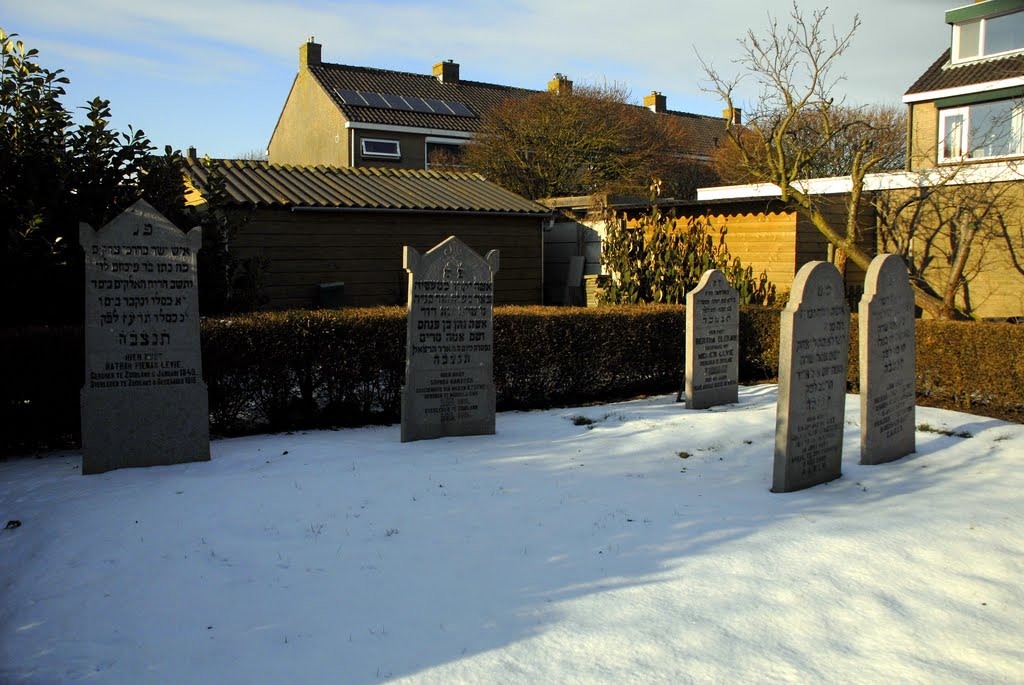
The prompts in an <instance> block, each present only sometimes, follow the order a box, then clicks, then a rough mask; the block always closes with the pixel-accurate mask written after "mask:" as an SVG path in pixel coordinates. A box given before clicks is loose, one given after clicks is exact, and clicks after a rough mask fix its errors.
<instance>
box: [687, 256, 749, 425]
mask: <svg viewBox="0 0 1024 685" xmlns="http://www.w3.org/2000/svg"><path fill="white" fill-rule="evenodd" d="M739 322H740V297H739V293H737V292H736V289H735V288H733V287H732V286H731V285H729V281H727V280H726V279H725V274H723V273H722V272H721V271H719V270H718V269H709V270H707V271H705V272H704V275H703V276H701V279H700V282H699V283H698V284H697V287H696V288H694V289H693V290H691V291H690V292H688V293H687V294H686V386H685V387H686V408H687V409H705V408H707V407H713V406H715V405H718V404H733V403H735V402H737V401H738V398H739Z"/></svg>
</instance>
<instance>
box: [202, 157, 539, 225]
mask: <svg viewBox="0 0 1024 685" xmlns="http://www.w3.org/2000/svg"><path fill="white" fill-rule="evenodd" d="M216 165H217V168H218V169H219V173H220V174H221V175H222V176H223V178H224V180H225V184H226V189H227V192H228V193H229V194H230V195H231V197H232V198H233V199H234V200H235V201H236V202H238V203H239V204H244V205H254V206H256V207H339V208H348V209H386V210H413V211H443V212H494V213H515V214H524V215H544V214H548V213H550V210H549V209H548V208H547V207H544V206H543V205H539V204H537V203H536V202H532V201H530V200H527V199H526V198H524V197H521V196H519V195H516V194H515V193H512V192H509V191H507V190H505V189H504V188H501V187H499V186H497V185H495V184H493V183H491V182H489V181H487V180H485V179H484V178H483V177H482V176H480V175H478V174H468V173H448V172H444V173H442V172H437V171H422V170H412V169H378V168H373V169H364V168H335V167H325V166H316V167H312V166H303V167H298V166H291V165H286V164H270V163H269V162H257V161H249V160H233V159H225V160H217V162H216ZM186 173H187V174H188V177H189V180H190V181H191V183H192V185H193V186H194V187H195V188H196V189H197V190H198V191H199V192H200V193H201V192H202V191H203V189H204V187H205V185H206V182H207V178H208V176H209V171H208V170H207V168H206V167H205V166H204V165H203V164H202V162H201V161H200V160H198V159H195V158H189V159H187V160H186Z"/></svg>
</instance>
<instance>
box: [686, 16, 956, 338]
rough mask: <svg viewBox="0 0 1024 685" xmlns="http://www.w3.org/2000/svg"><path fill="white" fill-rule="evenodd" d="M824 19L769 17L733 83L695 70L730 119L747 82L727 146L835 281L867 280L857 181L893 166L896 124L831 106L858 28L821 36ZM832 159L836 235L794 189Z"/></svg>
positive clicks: (924, 286) (927, 306)
mask: <svg viewBox="0 0 1024 685" xmlns="http://www.w3.org/2000/svg"><path fill="white" fill-rule="evenodd" d="M825 15H826V10H815V11H814V12H812V14H811V15H810V16H809V17H808V16H805V15H804V14H803V12H801V10H800V9H799V7H798V6H797V5H796V4H795V3H794V5H793V9H792V10H791V12H790V19H791V23H790V24H789V25H787V26H780V25H779V23H778V21H777V20H776V19H775V18H771V17H770V18H769V27H768V31H767V33H766V34H765V35H764V36H758V35H756V34H755V33H754V32H753V31H749V32H748V33H747V36H746V38H744V39H742V40H740V42H739V43H740V47H741V56H740V58H739V59H738V60H736V63H737V64H738V65H739V66H740V68H741V70H742V73H741V74H740V75H738V76H735V77H726V76H723V75H722V74H721V73H720V72H719V71H717V70H716V69H715V68H714V67H713V66H711V65H710V64H708V63H706V62H702V64H703V66H704V71H705V74H706V75H707V78H708V80H709V81H710V83H711V87H710V90H712V91H713V92H716V93H717V94H718V95H719V96H720V97H721V98H722V99H723V100H724V101H725V103H726V105H727V107H728V108H729V109H730V110H731V109H734V108H735V107H736V104H735V97H736V92H737V89H738V87H739V86H740V85H741V84H742V83H743V82H744V81H745V80H747V79H750V80H753V81H754V83H755V84H756V86H757V88H758V91H759V98H758V102H757V105H756V106H755V107H754V108H753V110H750V108H748V111H750V114H749V116H748V119H747V122H746V123H745V125H743V126H742V127H740V126H737V125H735V124H732V123H731V121H730V123H729V124H728V125H727V134H728V137H729V140H730V142H731V144H732V145H733V146H735V149H736V152H737V154H738V156H739V160H740V162H741V166H742V168H743V169H744V170H745V172H746V173H747V174H748V175H749V178H751V179H756V180H759V181H763V182H769V183H774V184H776V185H777V186H778V187H779V190H780V193H781V198H782V200H783V201H784V202H786V203H787V204H788V205H789V206H791V207H793V208H794V209H795V210H796V211H797V212H799V213H800V214H801V215H803V216H804V217H806V218H807V219H808V220H809V221H810V222H811V224H812V225H813V226H814V227H815V228H816V229H817V230H818V231H819V232H820V233H821V234H822V235H824V236H825V238H826V239H828V241H829V243H830V244H831V245H832V246H833V247H834V255H833V261H834V262H835V263H836V266H837V267H839V268H840V270H841V271H845V265H846V260H847V259H850V260H852V261H853V262H854V263H855V264H857V265H858V266H860V267H861V268H862V269H865V270H866V269H867V268H868V265H869V264H870V261H871V258H872V256H873V249H872V246H870V245H866V244H865V243H864V239H863V238H864V236H863V235H862V229H861V224H860V221H859V218H860V217H861V216H862V214H861V209H862V208H863V206H864V203H865V202H866V201H867V200H868V199H870V198H865V197H864V193H865V186H864V179H865V176H867V175H868V174H869V173H872V172H875V171H882V170H885V169H886V168H888V167H889V165H890V164H891V163H892V159H893V153H892V145H891V144H886V143H885V141H886V140H891V136H892V130H893V122H891V121H889V120H887V119H885V118H877V117H868V116H863V115H858V114H857V113H858V110H855V109H851V108H846V107H843V106H842V102H836V100H835V96H834V92H835V89H836V85H837V84H838V83H839V82H840V81H841V80H842V77H841V76H836V75H834V73H833V71H834V68H835V65H836V61H837V60H838V59H839V58H840V57H841V56H842V55H843V53H844V52H846V50H847V48H849V46H850V42H851V40H852V39H853V35H854V34H855V33H856V31H857V29H858V28H859V27H860V19H859V17H854V20H853V23H852V25H851V27H850V28H849V30H847V31H845V32H840V33H837V32H835V31H834V30H830V29H827V28H826V26H825V21H824V20H825ZM861 114H862V113H861ZM836 149H842V150H843V155H842V158H841V159H842V163H841V165H837V167H835V168H833V169H831V171H840V170H841V171H842V175H843V176H849V177H850V183H851V189H850V192H849V194H848V195H847V196H846V198H845V205H846V207H845V208H846V211H845V224H843V225H840V223H839V222H837V221H835V220H833V219H832V218H831V216H830V213H829V212H828V211H827V208H826V207H825V206H824V205H823V203H822V202H821V200H820V198H817V197H815V196H814V195H812V194H811V193H809V192H807V191H806V190H805V186H804V185H802V184H801V181H804V180H807V179H809V178H812V177H814V176H816V175H817V172H818V171H819V170H820V165H821V159H822V158H823V156H827V155H829V152H830V151H833V150H836ZM840 166H841V169H840ZM913 285H914V291H915V299H916V301H917V303H918V305H919V306H920V307H922V308H923V309H924V310H925V311H927V312H928V313H929V314H931V315H933V316H935V317H939V318H948V317H949V316H950V315H951V312H950V310H949V309H948V307H947V306H946V303H945V300H946V299H947V298H945V297H944V296H940V295H939V294H938V292H939V289H938V288H936V287H934V286H933V285H931V284H929V283H927V282H924V281H922V280H921V279H915V281H914V283H913Z"/></svg>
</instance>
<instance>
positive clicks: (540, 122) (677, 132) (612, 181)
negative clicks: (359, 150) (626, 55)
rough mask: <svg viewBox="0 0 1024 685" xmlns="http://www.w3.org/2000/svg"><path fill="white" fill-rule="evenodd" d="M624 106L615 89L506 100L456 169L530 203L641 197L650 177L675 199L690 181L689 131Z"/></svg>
mask: <svg viewBox="0 0 1024 685" xmlns="http://www.w3.org/2000/svg"><path fill="white" fill-rule="evenodd" d="M628 101H629V93H628V92H627V91H626V90H625V89H624V88H622V87H621V86H617V85H603V86H579V85H577V86H576V87H574V88H573V89H572V90H571V91H569V92H565V91H563V92H561V93H554V92H543V93H537V94H535V95H531V96H529V97H527V98H523V99H508V100H506V101H505V102H503V103H502V104H500V105H497V106H496V107H494V108H493V109H491V110H490V111H489V112H487V113H486V114H485V115H484V117H483V122H482V125H481V129H480V132H479V134H478V135H477V136H476V138H475V139H474V141H473V142H472V143H470V144H469V145H467V146H466V151H465V154H464V156H463V159H462V160H461V162H462V164H464V165H465V166H466V168H468V169H469V170H471V171H476V172H479V173H481V174H483V175H484V176H487V177H488V178H489V179H490V180H492V181H494V182H495V183H498V184H499V185H502V186H504V187H505V188H508V189H509V190H512V191H514V192H517V193H520V194H522V195H525V196H527V197H530V198H540V197H552V196H559V195H587V194H591V193H595V192H636V193H640V194H646V191H647V187H648V185H649V184H650V181H651V178H654V177H656V178H660V179H661V180H662V181H663V182H664V184H665V186H666V187H667V188H668V192H669V193H675V192H676V190H677V188H676V186H681V185H683V184H685V183H687V182H688V181H689V182H692V180H690V179H692V178H693V173H692V166H693V162H692V161H691V160H689V159H687V158H686V157H685V155H684V154H682V153H683V152H684V151H685V150H686V149H687V145H686V143H687V140H686V131H685V130H684V129H683V127H682V125H681V124H680V123H679V122H678V121H677V120H676V118H675V117H672V116H668V115H664V114H655V113H654V112H651V111H650V110H647V109H645V108H643V107H639V106H636V105H631V104H629V102H628Z"/></svg>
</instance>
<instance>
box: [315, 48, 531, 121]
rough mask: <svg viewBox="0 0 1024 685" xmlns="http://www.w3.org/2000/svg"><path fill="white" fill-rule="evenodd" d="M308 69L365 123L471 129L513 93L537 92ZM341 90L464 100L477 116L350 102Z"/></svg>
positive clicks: (340, 67)
mask: <svg viewBox="0 0 1024 685" xmlns="http://www.w3.org/2000/svg"><path fill="white" fill-rule="evenodd" d="M309 71H310V73H312V74H313V77H314V78H315V79H316V80H317V82H318V83H319V84H320V85H321V86H323V89H324V90H325V91H326V92H327V94H328V95H330V96H331V98H332V99H333V100H334V102H335V104H336V105H338V107H339V108H340V109H341V111H342V113H343V114H344V115H345V118H346V119H348V120H349V121H353V122H359V123H367V124H388V125H392V126H415V127H420V128H434V129H442V130H446V131H464V132H467V133H473V132H475V131H476V130H477V129H478V128H479V126H480V118H479V117H480V115H482V114H483V113H484V112H486V111H487V110H488V109H490V108H491V107H493V106H495V105H497V104H499V103H501V102H503V101H505V100H506V99H508V98H510V97H514V98H525V97H529V96H530V95H533V94H534V93H536V92H537V91H535V90H527V89H526V88H512V87H511V86H499V85H495V84H493V83H478V82H476V81H459V82H458V83H441V82H440V81H439V80H438V79H437V78H436V77H434V76H429V75H426V74H412V73H408V72H404V71H389V70H387V69H372V68H370V67H351V66H347V65H344V64H319V65H315V66H310V68H309ZM338 89H344V90H358V91H366V92H371V93H384V94H388V95H415V96H417V97H421V98H434V99H436V100H450V101H454V102H461V103H462V104H464V105H466V107H468V108H469V109H470V110H472V111H473V113H474V114H475V115H476V116H475V117H458V116H450V115H443V114H429V113H425V112H408V111H400V110H394V109H379V108H376V107H361V106H353V105H347V104H345V103H344V102H342V100H341V98H340V97H339V96H338Z"/></svg>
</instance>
